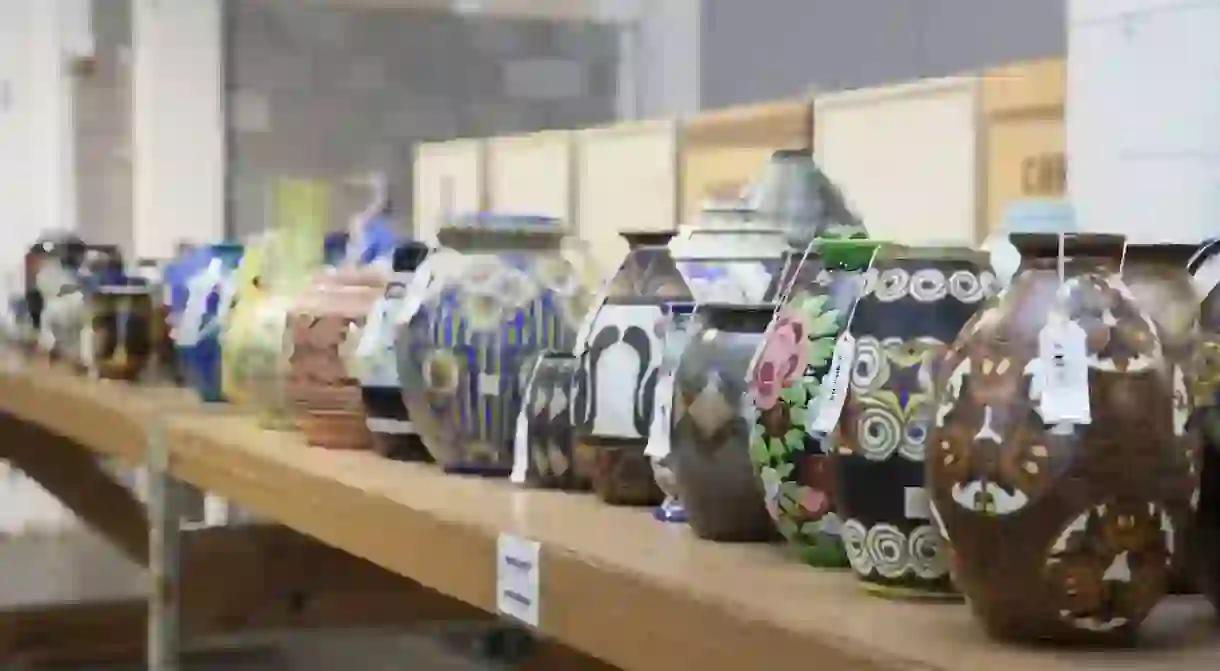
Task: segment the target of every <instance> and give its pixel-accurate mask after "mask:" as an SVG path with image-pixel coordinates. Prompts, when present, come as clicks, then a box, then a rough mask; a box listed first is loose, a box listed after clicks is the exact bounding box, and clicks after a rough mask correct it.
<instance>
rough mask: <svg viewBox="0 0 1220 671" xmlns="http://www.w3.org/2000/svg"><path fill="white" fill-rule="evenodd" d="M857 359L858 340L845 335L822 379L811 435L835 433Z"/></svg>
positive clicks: (837, 345) (810, 423) (810, 426)
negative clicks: (852, 369)
mask: <svg viewBox="0 0 1220 671" xmlns="http://www.w3.org/2000/svg"><path fill="white" fill-rule="evenodd" d="M855 359H856V339H855V338H854V337H852V335H851V334H850V333H844V334H843V335H841V336H839V340H838V342H836V343H835V351H834V354H833V355H831V359H830V370H828V371H826V377H824V378H822V389H821V394H820V395H819V398H818V411H817V414H815V415H813V417H812V419H810V420H809V425H808V427H807V430H808V431H809V432H810V433H819V434H823V435H825V434H828V433H830V432H831V431H834V428H835V425H837V424H838V423H839V416H840V415H842V414H843V404H844V403H845V402H846V401H847V388H848V383H850V382H851V367H852V364H853V363H854V362H855Z"/></svg>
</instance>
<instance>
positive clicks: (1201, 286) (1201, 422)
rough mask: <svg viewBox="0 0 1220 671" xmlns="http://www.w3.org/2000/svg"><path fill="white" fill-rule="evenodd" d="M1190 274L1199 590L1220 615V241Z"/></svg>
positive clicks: (1197, 258) (1208, 247)
mask: <svg viewBox="0 0 1220 671" xmlns="http://www.w3.org/2000/svg"><path fill="white" fill-rule="evenodd" d="M1188 268H1189V270H1190V272H1191V275H1192V279H1193V280H1194V286H1195V291H1196V293H1197V294H1198V295H1199V296H1200V297H1201V303H1200V310H1199V323H1200V330H1201V334H1200V340H1199V347H1198V350H1197V351H1196V353H1195V366H1194V380H1193V384H1192V385H1191V386H1192V391H1193V392H1194V394H1193V397H1194V400H1195V412H1194V415H1193V416H1192V417H1191V426H1192V427H1197V428H1198V429H1199V431H1200V434H1201V439H1202V442H1203V449H1202V453H1201V455H1200V459H1201V462H1202V464H1201V468H1200V482H1199V505H1198V507H1197V509H1196V511H1195V532H1194V541H1195V543H1194V545H1195V546H1196V547H1195V557H1194V558H1195V559H1196V561H1197V567H1196V568H1197V569H1198V573H1197V575H1198V578H1199V580H1198V582H1199V587H1200V588H1201V589H1202V591H1203V592H1204V593H1205V594H1206V595H1207V597H1208V598H1209V599H1210V600H1211V602H1212V605H1213V606H1215V607H1216V610H1217V612H1218V613H1220V240H1213V241H1210V242H1208V243H1206V244H1204V245H1203V246H1202V247H1201V248H1200V250H1199V252H1198V254H1197V255H1196V256H1195V257H1194V258H1193V259H1191V262H1190V264H1189V265H1188Z"/></svg>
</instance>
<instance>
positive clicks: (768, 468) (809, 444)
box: [750, 242, 874, 567]
mask: <svg viewBox="0 0 1220 671" xmlns="http://www.w3.org/2000/svg"><path fill="white" fill-rule="evenodd" d="M829 244H832V243H827V245H829ZM852 244H853V246H859V248H860V249H862V250H864V252H865V253H866V254H867V255H871V254H872V250H873V249H874V244H873V243H867V242H866V243H852ZM828 260H829V259H827V258H825V257H823V258H819V259H817V260H816V266H817V272H815V273H813V276H814V279H813V280H812V281H806V282H800V283H799V285H797V286H794V289H793V291H792V294H791V296H790V298H789V299H788V301H787V303H786V304H785V305H784V306H783V307H782V308H781V309H780V311H779V312H778V313H777V315H776V318H775V319H774V320H773V321H772V323H771V325H770V326H769V327H768V330H767V336H766V339H765V340H764V342H763V346H762V349H761V351H760V353H759V355H758V358H757V360H756V361H755V364H754V369H753V372H752V377H751V383H750V394H751V398H752V400H753V406H754V411H755V422H754V427H753V430H752V432H751V436H750V458H751V461H752V462H753V464H754V468H755V470H756V471H757V472H758V476H759V478H760V480H761V481H762V484H763V491H764V494H765V497H766V498H765V502H766V506H767V511H768V512H769V513H770V514H771V517H772V519H774V520H775V522H776V526H777V527H778V528H779V531H780V533H781V534H782V535H783V536H784V538H785V539H787V540H788V542H789V543H790V544H792V546H793V547H794V548H795V549H796V551H797V553H798V554H799V555H800V557H801V558H802V559H803V560H804V561H805V562H807V563H809V564H812V565H815V566H835V567H839V566H847V555H846V554H845V553H844V550H843V544H842V541H841V539H840V537H839V532H840V527H841V526H842V524H841V521H840V519H839V516H838V515H837V514H836V513H835V512H834V488H835V482H834V472H833V461H832V459H831V457H830V455H829V454H828V450H827V447H828V446H827V445H826V444H824V442H823V440H822V437H820V436H817V435H814V434H813V433H811V432H810V431H809V430H808V429H807V428H806V427H807V425H808V424H809V422H811V421H812V420H813V418H814V417H815V416H816V414H817V413H818V411H819V408H820V401H821V397H822V395H823V393H824V390H823V389H822V382H823V378H824V376H825V375H826V373H827V372H828V371H829V368H830V363H831V358H832V356H833V355H834V349H835V343H836V341H837V340H838V337H839V335H840V334H842V332H843V329H844V328H846V326H847V317H848V315H849V314H850V312H851V308H852V306H853V305H854V304H855V302H856V300H857V298H858V296H859V291H860V287H861V280H862V278H861V275H862V271H863V267H860V266H858V265H857V266H856V267H854V268H853V267H852V266H845V267H842V268H833V267H823V266H822V263H823V262H826V261H828ZM864 262H865V263H867V257H865V260H864ZM810 263H811V264H814V263H815V262H814V261H811V262H810Z"/></svg>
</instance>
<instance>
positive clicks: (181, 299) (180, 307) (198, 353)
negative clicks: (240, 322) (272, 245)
mask: <svg viewBox="0 0 1220 671" xmlns="http://www.w3.org/2000/svg"><path fill="white" fill-rule="evenodd" d="M243 252H244V248H243V247H242V246H241V245H239V244H235V243H217V244H212V245H207V246H206V247H202V248H200V249H199V250H197V253H196V254H194V255H193V256H192V257H191V259H190V260H189V261H188V262H187V264H186V265H187V266H188V267H193V268H194V270H195V272H193V273H191V274H190V276H189V277H188V278H187V279H186V281H185V282H183V283H181V284H179V285H177V286H174V287H172V288H171V315H172V317H171V318H172V319H173V320H174V329H175V336H174V341H175V350H176V352H177V356H178V365H179V367H180V369H181V371H182V373H183V376H184V377H185V379H186V383H187V386H189V387H191V388H192V389H194V390H195V391H196V393H198V394H199V398H200V399H202V400H203V401H204V402H207V403H216V402H220V401H223V400H224V393H223V392H222V391H221V372H220V371H221V369H220V364H221V347H220V327H221V324H222V322H223V320H224V317H225V315H226V314H227V312H228V308H230V307H231V305H229V303H231V302H232V292H231V291H228V290H226V287H227V286H228V285H229V283H230V282H231V275H232V273H233V271H235V270H236V269H237V266H238V264H240V263H241V258H242V254H243ZM214 263H215V264H218V265H217V266H213V264H214ZM188 272H189V271H188Z"/></svg>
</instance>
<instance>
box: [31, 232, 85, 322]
mask: <svg viewBox="0 0 1220 671" xmlns="http://www.w3.org/2000/svg"><path fill="white" fill-rule="evenodd" d="M84 257H85V243H84V242H83V241H82V240H81V239H80V238H78V237H77V236H75V235H73V234H70V233H47V234H44V235H42V236H40V237H39V239H38V241H37V242H35V243H34V244H33V245H31V246H30V248H29V250H28V251H26V254H25V303H26V311H27V314H28V317H29V321H30V328H31V331H32V333H33V334H37V333H39V331H40V330H41V329H42V311H43V308H44V307H45V306H46V300H47V296H46V295H45V294H44V293H43V291H42V289H41V288H40V287H39V283H38V276H39V273H40V272H41V271H42V270H43V268H44V266H45V265H48V264H53V265H55V266H57V267H60V268H64V269H66V270H67V272H69V273H75V272H76V271H77V270H78V269H79V268H80V264H81V262H82V261H84ZM33 344H34V339H33V338H31V339H30V345H31V346H32V345H33Z"/></svg>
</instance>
